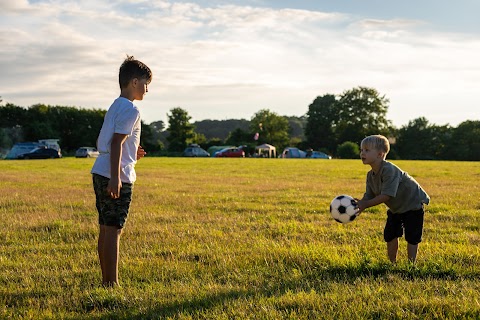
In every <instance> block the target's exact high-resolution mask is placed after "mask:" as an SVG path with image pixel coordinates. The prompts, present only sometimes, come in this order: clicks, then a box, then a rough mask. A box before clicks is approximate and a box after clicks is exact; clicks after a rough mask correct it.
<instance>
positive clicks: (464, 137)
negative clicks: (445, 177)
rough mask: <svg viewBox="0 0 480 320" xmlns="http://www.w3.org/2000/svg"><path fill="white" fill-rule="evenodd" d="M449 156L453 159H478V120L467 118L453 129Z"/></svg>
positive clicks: (479, 128) (479, 129)
mask: <svg viewBox="0 0 480 320" xmlns="http://www.w3.org/2000/svg"><path fill="white" fill-rule="evenodd" d="M449 149H450V153H449V158H450V159H453V160H469V161H479V160H480V121H472V120H468V121H465V122H462V123H460V124H459V125H458V127H456V128H455V129H453V134H452V139H451V144H450V148H449Z"/></svg>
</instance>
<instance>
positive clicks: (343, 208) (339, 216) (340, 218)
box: [330, 195, 357, 223]
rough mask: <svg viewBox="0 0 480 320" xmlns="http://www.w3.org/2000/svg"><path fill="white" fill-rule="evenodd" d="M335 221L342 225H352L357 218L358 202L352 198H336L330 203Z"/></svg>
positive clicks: (344, 196)
mask: <svg viewBox="0 0 480 320" xmlns="http://www.w3.org/2000/svg"><path fill="white" fill-rule="evenodd" d="M330 213H331V214H332V217H333V219H335V221H337V222H340V223H350V222H352V221H353V220H355V218H356V217H357V202H356V201H355V199H353V198H352V197H350V196H347V195H341V196H338V197H335V199H333V200H332V202H331V203H330Z"/></svg>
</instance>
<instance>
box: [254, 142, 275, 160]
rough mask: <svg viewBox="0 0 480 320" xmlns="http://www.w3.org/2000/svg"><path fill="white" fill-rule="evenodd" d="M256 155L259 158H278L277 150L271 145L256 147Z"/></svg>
mask: <svg viewBox="0 0 480 320" xmlns="http://www.w3.org/2000/svg"><path fill="white" fill-rule="evenodd" d="M255 153H256V154H257V156H258V157H264V158H275V157H276V156H277V149H276V148H275V147H274V146H272V145H269V144H266V143H264V144H261V145H259V146H256V147H255Z"/></svg>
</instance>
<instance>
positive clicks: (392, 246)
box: [387, 238, 398, 263]
mask: <svg viewBox="0 0 480 320" xmlns="http://www.w3.org/2000/svg"><path fill="white" fill-rule="evenodd" d="M397 252H398V238H395V239H393V240H392V241H389V242H387V254H388V259H390V262H392V263H396V262H397Z"/></svg>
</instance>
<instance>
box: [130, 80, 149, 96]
mask: <svg viewBox="0 0 480 320" xmlns="http://www.w3.org/2000/svg"><path fill="white" fill-rule="evenodd" d="M132 87H133V92H132V93H133V98H134V100H143V96H144V95H145V93H147V92H148V83H147V79H138V78H135V79H133V80H132Z"/></svg>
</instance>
